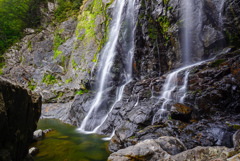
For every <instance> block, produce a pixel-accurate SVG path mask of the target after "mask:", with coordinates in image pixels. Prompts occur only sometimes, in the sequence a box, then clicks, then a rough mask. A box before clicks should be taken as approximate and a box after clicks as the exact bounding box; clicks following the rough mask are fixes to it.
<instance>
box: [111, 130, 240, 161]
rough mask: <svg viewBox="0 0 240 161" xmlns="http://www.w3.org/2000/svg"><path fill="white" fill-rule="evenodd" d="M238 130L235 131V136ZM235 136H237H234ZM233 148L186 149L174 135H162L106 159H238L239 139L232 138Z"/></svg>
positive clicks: (150, 160) (170, 160)
mask: <svg viewBox="0 0 240 161" xmlns="http://www.w3.org/2000/svg"><path fill="white" fill-rule="evenodd" d="M239 132H240V131H238V132H236V136H237V135H238V138H239ZM235 138H237V137H235ZM233 141H234V144H235V145H236V147H235V149H234V148H227V147H223V146H222V147H221V146H216V147H200V146H198V147H195V148H193V149H190V150H186V147H185V145H184V144H183V143H182V142H181V141H180V140H179V139H177V138H175V137H168V136H163V137H160V138H158V139H148V140H144V141H142V142H140V143H138V144H136V145H134V146H130V147H127V148H126V149H122V150H119V151H117V152H115V153H112V154H111V155H110V157H109V158H108V161H119V160H121V161H132V160H141V161H145V160H146V161H156V160H158V161H180V160H181V161H187V160H192V161H193V160H198V161H207V160H210V161H225V160H227V161H236V160H239V158H240V154H238V153H239V152H240V151H239V150H237V149H239V140H233Z"/></svg>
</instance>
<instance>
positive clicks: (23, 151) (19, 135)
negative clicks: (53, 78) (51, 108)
mask: <svg viewBox="0 0 240 161" xmlns="http://www.w3.org/2000/svg"><path fill="white" fill-rule="evenodd" d="M41 104H42V102H41V96H39V95H36V94H35V93H32V92H31V91H29V90H26V89H23V87H21V86H19V85H17V84H16V83H14V82H11V81H9V80H7V79H5V78H3V77H0V131H1V133H0V160H1V161H22V160H24V158H25V160H29V159H31V157H29V156H27V155H28V147H29V144H30V143H31V141H32V138H33V132H34V130H36V128H37V122H38V119H39V117H40V114H41Z"/></svg>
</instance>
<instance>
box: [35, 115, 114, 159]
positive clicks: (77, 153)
mask: <svg viewBox="0 0 240 161" xmlns="http://www.w3.org/2000/svg"><path fill="white" fill-rule="evenodd" d="M49 128H51V129H54V131H51V132H49V133H47V134H46V135H45V138H44V139H43V140H40V141H38V142H36V143H34V144H33V145H32V146H35V147H38V148H39V153H38V154H37V155H36V156H35V157H34V160H35V161H106V160H107V158H108V156H109V154H110V153H109V152H108V150H107V146H108V142H107V141H103V140H102V138H103V137H101V136H99V135H96V134H91V135H90V134H81V133H79V132H78V131H77V128H76V127H74V126H71V125H68V124H64V123H62V122H61V121H59V120H55V119H41V120H39V123H38V129H42V130H45V129H49Z"/></svg>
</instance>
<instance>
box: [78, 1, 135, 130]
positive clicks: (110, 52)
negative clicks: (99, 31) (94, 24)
mask: <svg viewBox="0 0 240 161" xmlns="http://www.w3.org/2000/svg"><path fill="white" fill-rule="evenodd" d="M113 3H114V4H113V5H115V6H114V10H113V14H112V15H113V18H112V21H111V24H110V33H109V39H108V42H107V43H106V45H105V47H104V48H103V50H102V53H101V61H100V67H99V71H98V76H99V89H98V92H97V94H96V96H95V98H94V100H93V103H92V105H91V107H90V110H89V112H88V114H87V115H86V117H85V118H84V120H83V122H82V124H81V127H80V128H79V129H78V130H80V131H83V132H96V131H97V130H98V128H99V127H100V126H101V125H102V124H103V123H104V121H105V120H106V119H107V117H108V114H109V113H110V112H111V110H112V109H113V107H114V106H115V104H116V103H117V102H118V101H120V100H121V98H122V94H123V90H124V87H125V85H126V84H127V83H129V82H130V81H131V78H132V60H133V54H134V31H135V30H134V29H135V20H134V19H135V16H134V4H135V0H129V1H125V0H115V1H114V2H113ZM123 21H124V23H123ZM120 32H121V35H120ZM120 36H121V37H122V39H123V40H121V41H122V44H121V45H122V49H123V50H124V51H123V54H125V55H124V58H123V59H125V60H124V61H125V62H126V63H125V66H124V73H122V74H123V75H124V80H121V81H123V82H124V83H123V84H122V85H120V86H118V87H117V89H116V98H110V99H114V100H115V101H114V102H113V103H112V104H111V105H109V106H110V107H106V105H108V104H104V103H103V100H104V99H103V97H105V96H106V95H107V93H106V91H107V90H108V88H109V87H111V86H109V81H110V79H109V78H110V75H111V69H112V66H113V64H114V60H115V56H116V54H117V45H118V43H119V41H120V40H119V37H120Z"/></svg>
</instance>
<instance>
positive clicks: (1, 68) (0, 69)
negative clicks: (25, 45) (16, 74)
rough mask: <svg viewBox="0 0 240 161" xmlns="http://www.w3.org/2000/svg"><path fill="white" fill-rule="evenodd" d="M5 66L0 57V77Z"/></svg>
mask: <svg viewBox="0 0 240 161" xmlns="http://www.w3.org/2000/svg"><path fill="white" fill-rule="evenodd" d="M4 66H5V61H4V58H3V56H1V55H0V75H3V67H4Z"/></svg>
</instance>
